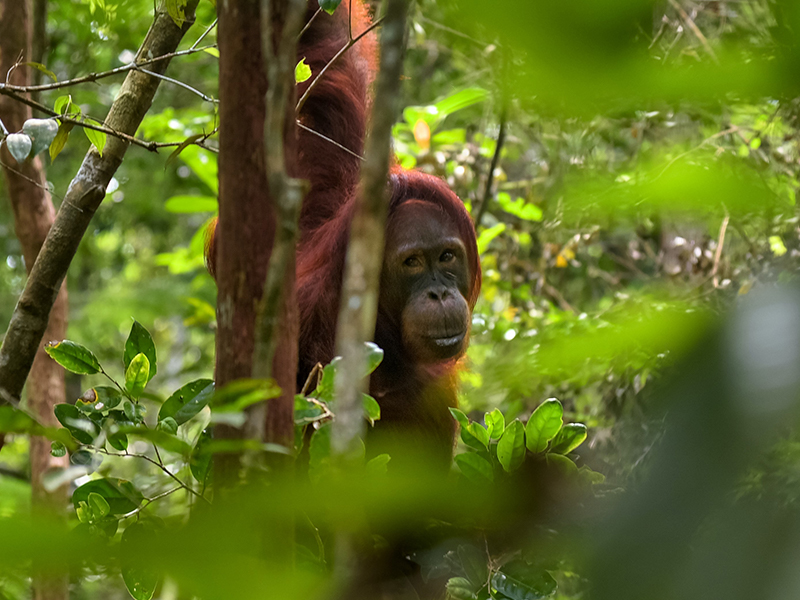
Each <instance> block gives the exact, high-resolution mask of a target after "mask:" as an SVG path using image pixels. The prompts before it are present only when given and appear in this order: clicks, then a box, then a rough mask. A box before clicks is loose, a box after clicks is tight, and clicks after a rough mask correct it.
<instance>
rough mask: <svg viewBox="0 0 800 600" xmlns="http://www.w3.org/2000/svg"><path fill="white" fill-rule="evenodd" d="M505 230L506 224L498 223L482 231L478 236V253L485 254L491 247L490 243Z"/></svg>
mask: <svg viewBox="0 0 800 600" xmlns="http://www.w3.org/2000/svg"><path fill="white" fill-rule="evenodd" d="M505 230H506V224H505V223H498V224H497V225H495V226H494V227H490V228H489V229H484V230H483V231H481V234H480V235H479V236H478V254H483V253H484V252H486V249H487V248H488V247H489V244H491V243H492V241H493V240H494V238H496V237H497V236H498V235H500V234H501V233H503V232H504V231H505Z"/></svg>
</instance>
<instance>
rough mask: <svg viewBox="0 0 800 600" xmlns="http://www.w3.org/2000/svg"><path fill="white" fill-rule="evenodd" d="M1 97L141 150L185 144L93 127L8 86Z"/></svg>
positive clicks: (98, 126)
mask: <svg viewBox="0 0 800 600" xmlns="http://www.w3.org/2000/svg"><path fill="white" fill-rule="evenodd" d="M0 95H3V96H8V97H9V98H12V99H14V100H16V101H17V102H21V103H22V104H26V105H28V106H30V107H31V108H34V109H36V110H38V111H40V112H42V113H44V114H46V115H48V116H50V117H56V118H57V119H59V120H60V121H61V122H62V123H72V124H73V125H78V126H79V127H84V128H86V129H94V130H95V131H102V132H103V133H105V134H107V135H111V136H114V137H116V138H119V139H121V140H125V141H126V142H128V143H129V144H131V145H133V146H139V147H140V148H144V149H145V150H149V151H150V152H157V151H158V150H159V148H175V147H177V146H180V145H181V144H183V143H184V142H148V141H145V140H140V139H139V138H136V137H134V136H132V135H128V134H127V133H122V132H121V131H116V130H114V129H111V128H110V127H106V126H105V125H93V124H92V123H87V122H86V121H81V120H79V119H75V118H72V117H69V116H66V115H60V114H58V113H57V112H56V111H54V110H53V109H51V108H49V107H47V106H45V105H44V104H41V103H39V102H36V101H35V100H31V99H29V98H26V97H24V96H22V95H20V94H18V93H16V92H15V91H14V90H12V89H10V88H9V87H7V86H6V87H2V86H0ZM85 118H89V119H92V120H94V121H98V122H99V119H94V118H92V117H89V116H88V115H85ZM215 132H216V130H215V131H213V132H211V133H209V134H208V136H205V137H204V138H203V140H206V139H208V137H209V136H212V135H214V133H215ZM193 145H195V146H199V147H200V148H203V149H204V150H208V151H209V152H214V153H217V152H218V150H217V149H216V148H213V147H211V146H207V145H206V144H204V143H203V142H202V141H200V140H198V141H196V142H194V143H193Z"/></svg>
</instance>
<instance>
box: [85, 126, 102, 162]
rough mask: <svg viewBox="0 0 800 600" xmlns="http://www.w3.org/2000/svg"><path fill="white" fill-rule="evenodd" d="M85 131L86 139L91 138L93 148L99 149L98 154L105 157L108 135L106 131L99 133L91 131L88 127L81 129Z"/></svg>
mask: <svg viewBox="0 0 800 600" xmlns="http://www.w3.org/2000/svg"><path fill="white" fill-rule="evenodd" d="M81 129H83V133H85V134H86V137H87V138H89V141H90V142H92V146H94V147H95V148H96V149H97V153H98V154H99V155H100V156H103V150H104V149H105V147H106V137H107V136H106V134H105V132H104V131H97V130H96V129H90V128H88V127H81Z"/></svg>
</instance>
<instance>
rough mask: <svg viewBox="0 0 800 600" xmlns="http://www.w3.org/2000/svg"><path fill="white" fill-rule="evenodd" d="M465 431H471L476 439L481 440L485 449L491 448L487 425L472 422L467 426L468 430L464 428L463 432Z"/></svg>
mask: <svg viewBox="0 0 800 600" xmlns="http://www.w3.org/2000/svg"><path fill="white" fill-rule="evenodd" d="M463 431H469V433H471V434H472V436H473V437H474V438H475V439H476V440H478V442H480V444H481V446H483V447H484V448H485V449H487V450H488V448H489V432H488V431H487V430H486V428H485V427H483V425H481V424H480V423H475V422H472V423H470V424H469V426H468V427H467V428H466V430H463V429H462V432H463ZM462 437H463V436H462ZM465 443H466V442H465Z"/></svg>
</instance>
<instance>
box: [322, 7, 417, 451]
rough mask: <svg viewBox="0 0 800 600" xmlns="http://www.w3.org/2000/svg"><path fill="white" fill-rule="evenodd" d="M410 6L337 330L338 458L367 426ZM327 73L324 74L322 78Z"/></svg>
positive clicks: (377, 122) (393, 18)
mask: <svg viewBox="0 0 800 600" xmlns="http://www.w3.org/2000/svg"><path fill="white" fill-rule="evenodd" d="M409 5H410V0H388V1H387V7H386V15H385V21H384V23H385V24H384V27H383V31H382V34H381V49H380V57H381V65H380V71H379V73H378V80H377V82H376V85H375V102H374V104H373V106H376V107H379V110H374V111H373V112H372V118H371V120H370V132H369V135H368V137H367V143H366V148H365V151H364V156H365V160H364V163H363V166H362V169H361V184H360V187H359V190H358V192H357V195H356V213H355V217H354V219H353V224H352V226H351V233H350V245H349V247H348V250H347V259H346V264H345V272H344V281H343V285H342V300H341V304H340V306H341V308H340V310H339V322H338V327H337V331H336V339H337V347H336V354H338V355H340V356H341V357H342V362H341V366H340V367H339V369H338V373H337V377H336V399H337V400H336V402H337V411H336V420H335V421H334V423H333V426H334V428H333V431H332V435H333V438H332V449H333V451H334V452H335V453H337V454H344V453H345V452H347V451H348V450H350V449H351V448H353V446H354V444H355V443H356V441H357V440H358V437H359V434H360V433H361V430H362V428H363V424H364V419H363V418H362V408H361V395H360V391H361V388H362V386H363V378H362V376H361V374H362V373H363V372H364V367H365V365H364V361H365V356H364V342H365V341H367V340H371V339H372V338H373V336H374V333H375V318H376V315H377V309H378V284H379V282H380V272H381V264H382V262H383V247H384V229H385V226H386V214H387V211H388V206H389V203H388V199H387V197H386V195H387V186H386V181H387V178H388V174H389V165H390V162H391V154H392V150H391V145H392V144H391V136H392V125H393V124H394V122H395V119H396V118H397V115H398V113H399V112H400V105H399V101H400V82H401V76H402V73H403V57H404V55H405V47H406V35H405V34H406V22H407V15H408V9H409ZM375 24H377V22H376V23H375ZM365 33H366V32H365ZM362 36H363V34H362ZM359 37H361V36H359ZM334 60H335V59H334ZM331 62H333V61H331ZM328 66H330V63H329V65H328ZM322 75H323V73H320V75H319V76H318V77H317V80H318V79H319V77H321V76H322ZM307 94H308V92H306V95H307Z"/></svg>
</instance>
